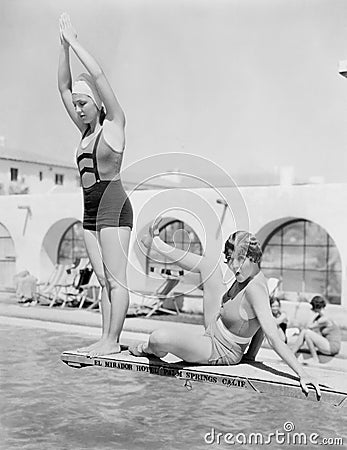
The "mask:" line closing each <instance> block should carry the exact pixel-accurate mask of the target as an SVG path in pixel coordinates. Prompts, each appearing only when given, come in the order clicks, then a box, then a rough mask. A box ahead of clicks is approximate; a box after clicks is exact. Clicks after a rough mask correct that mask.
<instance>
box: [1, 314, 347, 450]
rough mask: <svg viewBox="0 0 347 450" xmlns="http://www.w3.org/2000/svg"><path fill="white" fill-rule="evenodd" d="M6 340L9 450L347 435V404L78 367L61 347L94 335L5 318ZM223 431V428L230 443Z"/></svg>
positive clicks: (5, 442) (4, 399) (4, 421)
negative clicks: (287, 433)
mask: <svg viewBox="0 0 347 450" xmlns="http://www.w3.org/2000/svg"><path fill="white" fill-rule="evenodd" d="M27 322H28V325H29V322H30V321H27ZM0 342H1V349H0V355H1V361H0V369H1V380H0V383H1V412H0V420H1V436H2V437H1V443H0V448H1V449H3V450H12V449H13V450H15V449H21V450H41V449H42V450H51V449H52V450H55V449H59V450H63V449H64V450H65V449H66V450H70V449H71V450H79V449H100V450H108V449H110V450H111V449H112V450H114V449H124V450H125V449H134V450H136V449H166V450H167V449H186V448H187V449H188V448H189V449H201V448H206V447H209V445H208V444H207V443H206V442H205V439H204V437H205V436H206V434H207V433H209V434H208V435H207V438H208V439H207V440H209V441H211V440H212V436H214V441H213V442H214V444H215V445H216V446H217V447H218V448H227V447H230V446H229V445H227V444H226V443H224V442H225V441H223V438H224V437H225V435H226V433H233V434H234V435H238V434H240V433H241V434H242V433H243V434H244V435H245V436H247V435H249V434H250V433H251V432H258V433H261V434H262V435H264V436H265V437H266V436H267V435H268V434H269V433H274V432H276V430H280V431H282V432H283V430H284V428H283V427H284V424H285V423H289V422H291V423H292V424H294V425H295V431H296V432H298V433H305V434H306V435H307V436H308V435H309V434H310V433H318V434H319V435H320V436H321V437H325V438H341V437H342V438H343V439H344V442H345V443H346V442H347V435H346V434H344V428H345V427H344V424H345V423H346V419H347V409H346V408H342V409H338V408H333V407H330V406H329V405H324V404H318V403H317V404H316V403H312V402H304V401H297V400H292V399H289V398H279V397H277V398H269V397H266V396H263V395H257V394H252V393H249V392H244V391H240V390H232V389H230V390H226V389H225V388H220V387H211V386H208V385H203V384H194V385H193V386H194V387H193V389H192V390H191V391H188V390H187V389H186V388H184V386H183V382H182V381H179V380H175V379H171V378H166V377H158V376H155V375H147V374H146V375H141V374H137V373H128V372H126V371H119V372H118V371H116V372H115V371H114V370H110V371H108V370H102V369H97V368H95V367H92V368H85V369H71V368H69V367H67V366H66V365H64V364H63V363H62V362H61V361H60V353H61V352H62V351H63V350H67V349H71V348H76V347H78V346H79V345H81V343H82V342H86V339H85V336H80V335H78V334H76V333H73V332H71V333H66V331H65V332H64V333H63V332H61V331H54V330H47V329H42V328H40V329H35V328H32V327H29V326H25V325H23V321H22V322H21V323H20V326H19V325H17V326H15V325H10V326H9V325H8V324H5V325H4V324H3V323H1V329H0ZM213 430H214V432H215V433H217V432H220V433H223V438H222V441H221V444H220V445H217V441H216V437H215V433H214V435H213ZM215 445H213V446H212V447H215ZM210 447H211V445H210ZM217 447H216V448H217ZM232 447H234V448H238V447H239V448H241V446H237V445H233V446H232ZM259 447H260V446H259V444H258V445H256V444H254V443H253V444H248V445H242V448H243V449H255V448H259ZM264 447H272V448H293V446H286V445H279V444H278V443H277V444H276V443H275V442H273V444H271V445H267V446H265V445H264ZM297 448H298V446H297ZM305 448H310V446H309V445H307V446H305ZM330 448H332V447H330ZM335 448H338V447H335ZM339 448H343V447H342V446H340V447H339Z"/></svg>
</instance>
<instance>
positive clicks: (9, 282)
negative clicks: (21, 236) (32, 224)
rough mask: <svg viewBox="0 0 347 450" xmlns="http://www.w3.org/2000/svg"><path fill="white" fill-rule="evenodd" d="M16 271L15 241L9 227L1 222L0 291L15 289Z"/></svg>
mask: <svg viewBox="0 0 347 450" xmlns="http://www.w3.org/2000/svg"><path fill="white" fill-rule="evenodd" d="M15 273H16V253H15V247H14V242H13V240H12V238H11V235H10V233H9V231H8V229H7V228H6V227H5V226H4V225H2V224H1V223H0V291H7V290H9V289H13V277H14V275H15Z"/></svg>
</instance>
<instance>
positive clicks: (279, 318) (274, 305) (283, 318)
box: [270, 297, 288, 343]
mask: <svg viewBox="0 0 347 450" xmlns="http://www.w3.org/2000/svg"><path fill="white" fill-rule="evenodd" d="M270 307H271V312H272V315H273V317H274V318H275V322H276V324H277V328H278V331H279V334H280V337H281V339H282V341H283V342H285V343H287V336H286V331H287V326H288V317H287V314H286V313H285V312H283V311H281V302H280V300H279V299H278V298H277V297H271V298H270Z"/></svg>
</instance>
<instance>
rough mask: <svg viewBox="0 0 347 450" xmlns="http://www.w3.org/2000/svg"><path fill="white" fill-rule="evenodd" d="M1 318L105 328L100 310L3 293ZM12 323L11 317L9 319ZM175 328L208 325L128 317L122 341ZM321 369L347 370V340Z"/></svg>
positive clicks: (93, 332)
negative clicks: (24, 301)
mask: <svg viewBox="0 0 347 450" xmlns="http://www.w3.org/2000/svg"><path fill="white" fill-rule="evenodd" d="M0 317H1V318H2V320H1V322H2V323H6V317H8V318H11V319H15V318H17V319H19V320H20V322H19V323H22V324H23V323H24V322H23V320H25V319H30V320H28V322H31V323H33V324H35V323H36V326H40V323H41V322H42V326H44V325H45V324H48V323H49V324H57V325H58V324H61V325H64V326H63V328H64V329H66V330H68V329H69V326H70V327H71V328H75V329H84V330H85V331H86V333H87V334H89V335H90V336H93V338H94V336H97V335H98V334H99V332H100V329H101V314H100V313H99V312H98V311H88V310H83V309H75V308H60V307H54V308H48V307H47V306H40V305H35V306H30V307H24V306H21V305H19V304H18V303H17V300H16V298H15V297H14V296H13V295H12V296H11V295H9V294H0ZM9 322H11V320H9ZM162 327H165V328H172V329H174V330H176V332H177V333H180V332H182V331H183V330H189V331H194V332H197V333H199V332H201V331H203V329H204V327H203V326H202V325H194V324H190V323H182V322H172V321H165V320H160V321H159V320H153V319H146V318H143V317H127V318H126V319H125V323H124V328H123V333H122V340H124V341H126V342H125V343H128V342H131V341H134V340H143V339H145V338H146V337H147V336H148V334H150V333H151V332H152V331H153V330H155V329H158V328H162ZM259 358H263V359H266V360H273V361H276V360H277V361H278V360H279V359H280V358H279V357H278V355H277V354H276V353H275V352H274V351H273V350H272V349H270V348H268V347H266V346H263V347H262V348H261V350H260V352H259V356H258V359H259ZM320 366H321V368H326V369H327V370H336V371H339V372H340V371H342V372H346V373H347V342H346V341H343V342H342V347H341V351H340V353H339V354H338V355H337V356H335V357H333V358H327V360H326V361H325V362H324V363H323V364H320Z"/></svg>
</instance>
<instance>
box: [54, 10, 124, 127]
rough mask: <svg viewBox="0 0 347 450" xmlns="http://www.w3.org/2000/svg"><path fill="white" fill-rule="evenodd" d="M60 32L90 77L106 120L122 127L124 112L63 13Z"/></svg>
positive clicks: (67, 17)
mask: <svg viewBox="0 0 347 450" xmlns="http://www.w3.org/2000/svg"><path fill="white" fill-rule="evenodd" d="M60 26H61V32H62V36H63V38H64V40H65V41H66V42H67V43H68V44H69V45H70V47H71V49H72V50H73V52H74V53H75V54H76V56H77V58H78V59H79V60H80V61H81V63H82V64H83V65H84V67H85V68H86V69H87V71H88V72H89V74H90V75H91V76H92V78H93V80H94V83H95V86H96V87H97V90H98V92H99V95H100V97H101V100H102V102H103V104H104V105H105V108H106V119H107V120H109V121H111V122H117V123H118V125H120V126H121V127H124V125H125V116H124V112H123V110H122V108H121V106H120V104H119V102H118V100H117V98H116V96H115V94H114V92H113V90H112V87H111V86H110V84H109V82H108V80H107V78H106V76H105V74H104V72H103V70H102V68H101V67H100V65H99V63H98V62H97V61H96V59H95V58H94V57H93V56H92V55H91V54H90V53H89V52H88V51H87V50H86V49H85V47H83V46H82V45H81V43H80V42H79V40H78V39H77V33H76V31H75V29H74V28H73V26H72V25H71V21H70V17H69V16H68V15H67V14H66V13H64V14H62V16H61V18H60Z"/></svg>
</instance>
